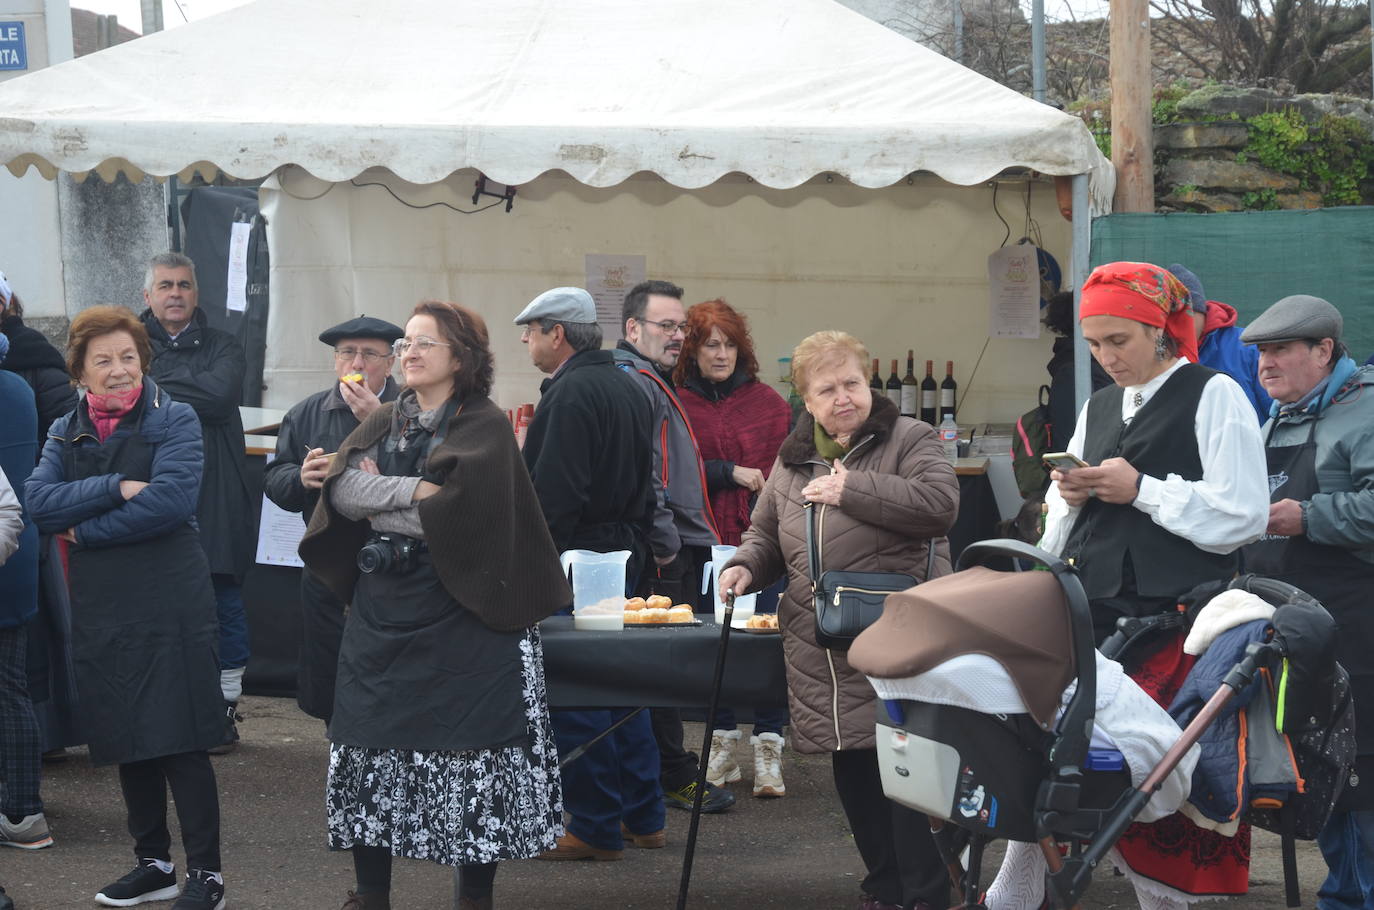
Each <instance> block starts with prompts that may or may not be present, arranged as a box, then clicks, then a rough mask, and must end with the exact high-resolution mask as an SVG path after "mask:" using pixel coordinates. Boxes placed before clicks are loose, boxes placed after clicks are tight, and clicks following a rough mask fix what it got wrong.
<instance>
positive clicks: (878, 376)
mask: <svg viewBox="0 0 1374 910" xmlns="http://www.w3.org/2000/svg"><path fill="white" fill-rule="evenodd" d="M868 387H869V388H870V389H873V390H874V391H875V392H879V393H881V392H882V390H883V374H882V373H879V372H878V358H877V357H874V358H873V378H872V379H870V380H868Z"/></svg>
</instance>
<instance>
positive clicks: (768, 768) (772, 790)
mask: <svg viewBox="0 0 1374 910" xmlns="http://www.w3.org/2000/svg"><path fill="white" fill-rule="evenodd" d="M749 742H751V743H753V745H754V795H755V796H757V797H761V798H766V797H775V796H786V795H787V788H786V787H785V786H783V783H782V745H783V739H782V736H780V735H779V734H777V733H760V734H759V735H758V736H751V737H749Z"/></svg>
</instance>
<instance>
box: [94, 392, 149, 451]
mask: <svg viewBox="0 0 1374 910" xmlns="http://www.w3.org/2000/svg"><path fill="white" fill-rule="evenodd" d="M142 394H143V383H142V382H140V383H139V384H138V385H136V386H134V387H133V388H132V389H129V390H128V391H127V392H110V393H109V394H108V395H97V394H96V393H94V392H87V393H86V412H87V413H88V414H90V415H91V423H93V424H95V435H96V436H98V437H99V438H100V441H101V442H104V441H105V440H107V439H109V438H110V434H111V433H113V432H114V430H115V427H117V426H119V421H120V418H122V417H123V416H124V415H125V414H127V413H129V412H130V411H132V410H133V409H134V405H136V404H138V399H139V396H140V395H142Z"/></svg>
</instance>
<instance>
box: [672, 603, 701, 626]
mask: <svg viewBox="0 0 1374 910" xmlns="http://www.w3.org/2000/svg"><path fill="white" fill-rule="evenodd" d="M695 621H696V617H695V616H693V615H692V608H691V607H689V606H687V605H686V604H678V605H677V606H676V607H673V608H672V609H671V610H669V611H668V622H695Z"/></svg>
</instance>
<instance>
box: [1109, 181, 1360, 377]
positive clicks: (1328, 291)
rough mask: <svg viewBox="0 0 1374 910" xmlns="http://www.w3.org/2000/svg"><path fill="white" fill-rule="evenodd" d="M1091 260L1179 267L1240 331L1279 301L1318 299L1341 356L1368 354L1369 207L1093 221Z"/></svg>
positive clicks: (1118, 217)
mask: <svg viewBox="0 0 1374 910" xmlns="http://www.w3.org/2000/svg"><path fill="white" fill-rule="evenodd" d="M1091 258H1092V264H1093V265H1094V266H1097V265H1101V264H1102V263H1104V262H1113V261H1116V260H1118V259H1128V260H1133V261H1136V262H1153V263H1155V264H1156V265H1169V264H1170V263H1174V262H1178V263H1182V264H1183V265H1185V266H1187V267H1188V268H1190V269H1192V270H1193V272H1195V273H1196V274H1197V276H1198V278H1199V279H1201V280H1202V286H1203V289H1204V290H1206V292H1207V296H1208V297H1209V298H1210V299H1212V300H1220V301H1221V302H1223V303H1229V304H1230V305H1231V306H1233V307H1235V308H1236V310H1237V311H1238V312H1239V313H1240V322H1241V324H1242V325H1245V324H1247V323H1249V322H1250V321H1251V320H1252V319H1254V318H1255V317H1256V316H1258V315H1259V314H1260V313H1262V312H1264V310H1265V308H1266V307H1268V306H1269V305H1270V304H1271V303H1273V302H1274V301H1276V300H1278V299H1279V298H1281V297H1287V296H1288V295H1289V294H1313V295H1315V296H1317V297H1324V298H1325V299H1327V300H1329V301H1331V302H1332V303H1333V304H1335V306H1336V308H1337V309H1339V310H1340V311H1341V315H1342V316H1343V317H1344V318H1345V343H1346V346H1347V347H1349V348H1350V353H1351V355H1352V356H1353V357H1354V358H1355V359H1356V360H1357V361H1358V362H1360V363H1363V362H1364V361H1365V360H1366V359H1367V358H1368V357H1369V356H1370V355H1371V354H1374V207H1369V206H1351V207H1347V208H1332V209H1315V210H1310V211H1292V212H1228V213H1221V214H1212V215H1187V214H1178V215H1153V214H1121V215H1109V216H1107V217H1105V218H1099V219H1097V220H1096V221H1094V222H1093V241H1092V257H1091Z"/></svg>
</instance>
